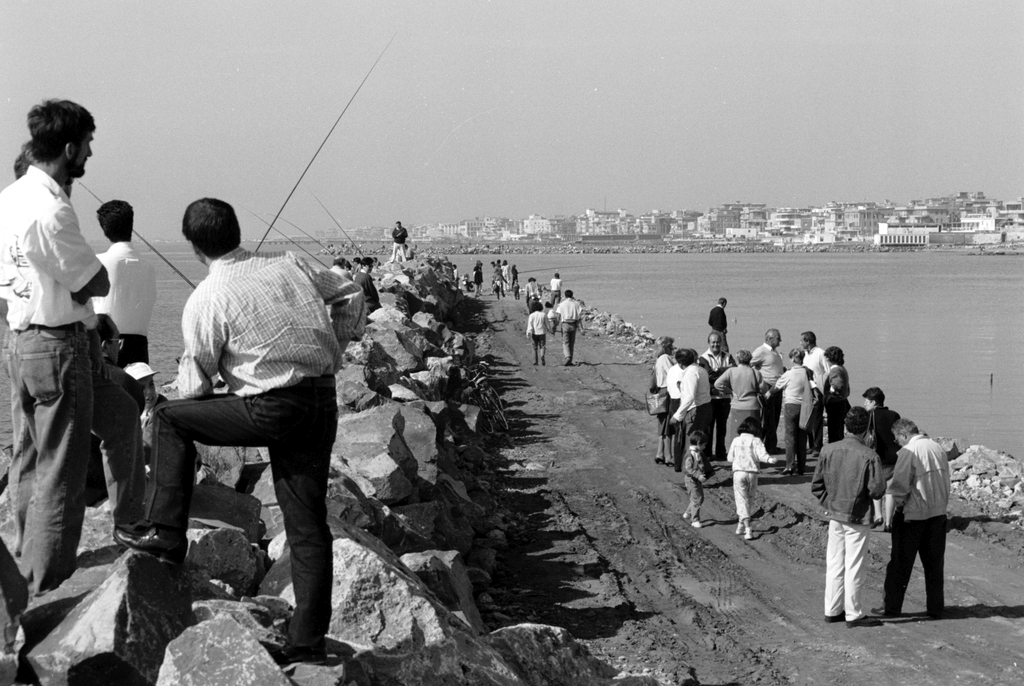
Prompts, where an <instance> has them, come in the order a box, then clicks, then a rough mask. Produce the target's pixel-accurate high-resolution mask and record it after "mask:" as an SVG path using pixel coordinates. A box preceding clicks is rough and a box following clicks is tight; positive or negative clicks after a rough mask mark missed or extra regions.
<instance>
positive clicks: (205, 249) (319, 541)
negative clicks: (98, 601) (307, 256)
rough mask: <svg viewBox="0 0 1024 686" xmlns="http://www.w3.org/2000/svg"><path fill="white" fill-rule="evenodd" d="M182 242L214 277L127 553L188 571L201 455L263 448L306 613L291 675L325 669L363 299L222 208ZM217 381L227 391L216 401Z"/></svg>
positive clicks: (214, 206) (286, 651)
mask: <svg viewBox="0 0 1024 686" xmlns="http://www.w3.org/2000/svg"><path fill="white" fill-rule="evenodd" d="M182 233H183V234H184V235H185V238H186V239H187V240H188V241H189V243H191V244H192V247H193V249H194V250H195V252H196V255H197V256H198V257H199V260H200V261H201V262H203V263H204V264H206V265H208V266H209V275H208V276H207V277H206V278H205V279H204V280H203V281H202V283H200V284H199V287H198V288H197V289H196V290H195V291H194V292H193V293H192V295H191V296H190V297H189V299H188V301H187V302H186V303H185V310H184V312H183V313H182V322H181V324H182V333H183V335H184V337H185V352H184V354H183V355H182V357H181V363H180V366H179V369H178V393H179V395H180V397H181V398H182V399H181V400H172V401H168V402H166V403H163V404H161V405H159V406H157V408H156V409H155V410H154V412H153V433H154V436H155V441H156V442H155V444H154V446H153V452H152V457H151V465H150V466H151V469H152V471H151V474H150V480H149V485H148V488H147V494H146V515H145V516H146V519H145V521H143V522H140V523H139V525H138V526H137V527H135V528H134V529H133V530H132V531H131V532H124V531H120V530H118V531H117V532H116V534H115V537H116V538H117V540H118V541H119V542H121V543H122V544H124V545H126V546H128V547H130V548H135V549H137V550H141V551H143V552H148V553H152V554H154V555H156V556H158V557H161V558H164V559H167V560H169V561H171V562H176V563H179V564H180V563H181V562H182V561H183V560H184V558H185V553H186V551H187V549H188V539H187V538H186V537H185V532H186V530H187V528H188V513H189V504H190V501H191V499H192V488H193V485H194V472H195V463H196V446H195V443H196V442H199V443H203V444H205V445H238V446H252V447H257V446H266V447H268V448H269V451H268V452H269V455H270V467H271V470H272V471H273V476H274V490H275V491H276V494H277V499H278V503H279V504H280V506H281V511H282V513H283V514H284V521H285V531H286V532H287V536H288V543H289V545H290V547H291V555H292V567H291V569H292V585H293V588H294V594H295V601H294V604H295V610H294V613H293V615H292V618H291V621H290V623H289V639H290V642H289V645H287V646H286V647H284V648H283V649H281V650H279V651H277V652H276V653H275V654H274V658H275V659H276V660H277V661H278V662H280V663H292V662H321V663H322V662H323V660H324V659H325V658H326V647H325V636H326V633H327V629H328V625H329V622H330V615H331V587H332V579H333V574H332V569H331V566H332V562H331V560H332V557H331V555H332V554H331V531H330V528H329V527H328V525H327V507H326V504H325V503H326V497H327V481H328V472H329V467H330V455H331V448H332V447H333V445H334V440H335V433H336V432H337V427H338V402H337V397H336V391H335V383H336V380H335V374H336V373H337V371H338V370H339V369H340V368H341V364H342V361H343V359H344V351H345V346H346V345H347V344H348V343H349V341H351V340H353V339H356V338H358V337H359V336H360V335H361V334H362V331H363V326H364V323H365V319H366V312H365V307H364V301H363V294H362V291H361V289H360V288H359V286H357V285H356V284H355V283H353V282H351V281H346V280H345V279H343V278H342V277H340V276H338V275H337V274H334V273H332V272H331V271H330V270H327V269H321V268H319V267H318V266H313V265H311V264H309V263H307V262H306V261H305V260H303V259H301V258H299V257H298V256H296V255H295V254H294V253H277V254H261V255H257V254H255V253H252V252H249V251H248V250H245V249H243V248H241V247H240V240H241V232H240V230H239V227H238V219H237V217H236V216H235V212H234V210H233V209H232V207H231V206H230V205H228V204H227V203H225V202H223V201H221V200H216V199H213V198H203V199H200V200H197V201H195V202H193V203H192V204H191V205H189V207H188V209H187V210H186V211H185V217H184V220H183V222H182ZM216 375H219V376H220V377H221V379H223V380H224V382H225V383H226V384H227V386H228V390H229V392H228V393H226V394H224V393H222V394H213V385H212V383H211V379H212V378H213V377H214V376H216Z"/></svg>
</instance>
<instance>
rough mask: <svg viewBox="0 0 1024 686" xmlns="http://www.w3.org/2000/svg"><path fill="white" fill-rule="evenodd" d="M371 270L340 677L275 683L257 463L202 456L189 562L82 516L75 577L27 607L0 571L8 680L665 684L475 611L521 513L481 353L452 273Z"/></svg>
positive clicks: (339, 472)
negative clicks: (477, 398)
mask: <svg viewBox="0 0 1024 686" xmlns="http://www.w3.org/2000/svg"><path fill="white" fill-rule="evenodd" d="M375 276H376V277H377V278H378V282H379V290H380V292H381V300H382V302H383V307H382V308H381V309H380V310H378V311H376V312H374V313H373V314H372V315H371V316H370V322H369V323H368V326H367V329H366V333H365V335H364V336H363V338H362V340H360V341H358V342H354V343H352V344H351V345H350V346H349V348H348V351H347V352H348V356H349V358H350V361H349V363H348V364H347V365H346V368H345V369H344V371H342V372H341V373H339V374H338V378H337V388H338V395H339V404H340V406H341V415H340V417H339V427H338V437H337V441H336V443H335V445H334V449H333V452H332V456H331V472H330V489H329V496H328V503H327V505H328V513H329V514H328V517H329V525H330V528H331V531H332V533H333V536H334V545H333V565H334V586H333V591H332V597H331V599H330V604H331V616H332V618H331V624H330V629H329V640H328V653H329V655H330V657H331V659H330V661H329V664H327V665H323V666H320V665H317V666H312V665H298V666H293V667H291V668H288V669H287V670H284V671H283V670H282V669H280V668H279V667H277V666H276V665H275V664H274V662H273V661H272V660H271V658H270V655H269V653H268V652H267V649H272V648H275V647H279V646H281V645H283V644H284V643H285V640H286V639H285V637H286V635H287V624H288V619H289V617H290V615H291V602H292V601H293V598H294V597H293V592H292V588H291V555H290V551H289V547H288V543H287V540H286V537H285V534H284V531H283V521H282V517H281V514H280V509H279V508H278V506H277V503H276V499H275V495H274V488H273V481H272V478H271V473H270V469H269V467H268V462H267V461H266V459H265V453H264V451H263V450H261V449H245V448H206V447H204V448H202V450H201V451H200V452H201V459H202V462H203V465H204V466H203V469H202V470H201V481H200V483H199V484H198V485H197V486H196V490H195V496H194V500H193V507H192V510H191V512H190V529H189V532H188V538H189V541H190V546H189V550H188V556H187V559H186V562H185V564H184V565H182V566H180V567H177V566H171V565H167V564H164V563H161V562H158V561H157V560H156V559H155V558H153V557H150V556H148V555H144V554H141V553H136V552H131V551H129V552H122V551H120V550H118V549H117V548H116V547H114V546H113V545H111V542H110V517H109V513H108V512H107V511H106V510H105V508H104V507H97V508H90V509H89V512H88V515H87V522H86V527H85V531H84V535H83V547H82V550H81V551H80V555H79V569H78V571H77V572H76V573H75V575H74V576H73V577H72V578H71V579H69V580H68V581H67V582H65V584H64V585H62V586H61V588H59V589H58V590H57V591H54V592H52V593H50V594H47V595H46V596H44V597H42V598H38V599H34V600H33V602H32V603H31V604H30V605H29V607H28V609H27V610H25V611H24V612H23V613H22V609H23V608H24V606H25V597H24V595H25V591H24V582H23V581H21V577H20V575H18V574H17V572H16V569H15V570H14V571H13V572H12V571H11V570H12V569H13V561H10V560H6V559H5V558H2V557H0V577H2V579H0V581H2V582H3V583H2V591H3V595H4V599H5V601H6V602H5V605H4V607H5V608H6V610H7V614H6V615H4V616H3V619H5V636H6V637H7V641H6V644H5V647H4V651H5V654H6V656H7V657H6V662H4V661H3V660H0V685H2V684H10V683H12V682H13V680H14V670H13V665H14V660H13V658H14V655H15V654H17V653H19V651H20V658H21V662H20V670H21V671H20V675H19V677H18V678H19V680H20V681H25V682H30V683H32V682H37V683H42V684H100V683H104V684H106V683H109V684H114V683H116V684H159V685H160V686H173V685H184V684H204V685H218V684H224V685H228V684H232V685H233V684H239V685H241V684H254V683H259V684H310V685H312V684H317V685H320V684H325V685H326V684H337V685H339V686H340V685H345V686H348V685H350V684H361V685H364V686H365V685H381V686H384V685H387V686H397V685H403V686H417V685H419V686H431V685H434V684H437V685H441V684H444V685H454V684H467V685H473V686H482V685H487V684H495V685H503V686H504V685H508V686H512V685H522V686H525V685H529V686H541V685H542V684H551V685H565V686H569V685H575V684H611V683H617V684H645V683H650V684H653V683H656V682H654V681H651V680H649V679H647V678H642V677H623V678H616V674H617V672H616V670H615V669H614V668H611V667H609V666H608V665H605V664H603V663H601V662H600V661H598V660H597V659H595V658H594V657H592V656H591V655H590V654H589V653H588V652H587V650H586V648H584V647H583V646H582V645H581V644H579V643H578V642H576V641H575V640H574V639H573V638H572V636H570V635H569V634H568V632H566V631H565V630H564V629H561V628H558V627H552V626H544V625H537V624H519V625H513V626H502V627H501V628H496V629H494V626H495V625H496V624H498V623H500V621H499V620H500V617H496V615H495V614H493V613H491V614H484V615H481V612H480V609H479V608H478V601H479V605H482V606H484V607H485V609H486V608H487V607H489V606H490V604H489V603H488V602H487V599H488V597H489V596H487V595H486V591H487V589H488V587H489V584H490V579H491V575H492V574H493V573H494V571H495V568H496V566H497V565H498V564H499V563H500V556H501V551H502V550H503V549H505V548H506V547H507V545H508V544H507V541H506V537H505V532H506V530H507V529H508V527H509V524H510V521H511V520H512V519H513V517H514V515H513V514H512V513H511V512H509V511H508V510H507V509H506V508H505V507H503V505H502V496H501V494H500V493H498V492H496V489H495V487H494V485H493V484H494V483H496V482H495V479H494V478H493V475H494V470H495V468H496V464H497V458H496V456H494V455H492V454H491V453H490V452H489V444H488V440H487V437H485V436H482V435H480V434H479V433H478V432H477V431H476V430H475V428H476V427H475V424H476V418H477V417H478V416H479V409H477V408H474V407H471V406H467V405H463V404H460V403H459V402H458V400H457V399H456V398H457V395H458V391H459V390H460V389H459V386H460V383H459V378H460V375H459V370H460V368H461V365H463V364H466V363H468V362H470V361H472V359H473V357H474V348H473V342H472V339H471V338H470V337H468V336H465V335H463V334H462V333H460V332H459V331H458V330H457V329H458V326H457V322H458V321H459V320H460V317H461V316H464V315H466V312H465V309H466V308H467V307H468V305H467V304H466V303H465V302H464V301H463V298H462V295H461V294H460V292H459V291H458V289H457V288H456V287H455V285H454V284H453V282H452V279H451V274H450V271H449V268H448V267H447V263H444V262H437V261H430V262H419V263H414V262H407V263H404V264H400V265H398V264H394V265H385V266H384V271H382V272H379V273H377V274H376V275H375ZM473 306H474V307H479V304H474V305H473ZM0 504H2V503H0ZM3 505H4V511H5V512H7V511H9V506H7V505H6V504H3ZM6 516H7V517H9V512H8V514H7V515H6ZM0 524H2V523H0ZM0 528H2V529H3V530H4V531H9V530H10V528H9V526H7V527H3V526H0ZM0 552H2V551H0ZM19 581H20V582H21V583H20V584H19ZM324 602H328V601H327V599H325V600H324ZM19 615H20V618H21V627H20V629H19V626H18V618H19ZM489 624H490V625H489ZM492 629H494V630H492Z"/></svg>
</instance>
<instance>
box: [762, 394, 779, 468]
mask: <svg viewBox="0 0 1024 686" xmlns="http://www.w3.org/2000/svg"><path fill="white" fill-rule="evenodd" d="M781 416H782V394H781V393H772V395H771V397H770V398H768V399H767V400H765V402H764V407H762V408H761V440H762V441H764V448H765V450H767V451H768V452H769V453H772V452H775V451H776V450H778V449H779V418H780V417H781Z"/></svg>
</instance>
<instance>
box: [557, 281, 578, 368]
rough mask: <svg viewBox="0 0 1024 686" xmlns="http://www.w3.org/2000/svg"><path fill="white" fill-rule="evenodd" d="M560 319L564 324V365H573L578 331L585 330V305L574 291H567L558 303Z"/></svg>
mask: <svg viewBox="0 0 1024 686" xmlns="http://www.w3.org/2000/svg"><path fill="white" fill-rule="evenodd" d="M556 311H557V312H558V319H559V321H560V322H561V324H562V354H563V355H564V356H565V362H564V365H565V366H566V367H571V366H572V360H573V355H574V354H575V352H576V332H577V331H578V332H580V333H582V332H583V307H582V306H581V305H580V303H579V301H578V300H576V299H575V298H573V294H572V291H566V292H565V300H563V301H562V302H561V303H559V304H558V309H557V310H556Z"/></svg>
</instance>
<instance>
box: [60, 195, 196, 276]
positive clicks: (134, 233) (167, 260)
mask: <svg viewBox="0 0 1024 686" xmlns="http://www.w3.org/2000/svg"><path fill="white" fill-rule="evenodd" d="M75 181H77V182H78V185H79V186H81V187H82V188H84V189H85V192H86V193H88V194H89V195H91V196H92V197H94V198H96V202H98V203H99V204H101V205H102V204H103V201H102V200H100V198H99V196H98V195H96V194H95V193H93V192H92V191H91V190H89V187H88V186H86V185H85V184H84V183H82V180H81V179H75ZM132 235H133V236H135V237H136V238H138V239H139V240H140V241H142V242H143V243H145V244H146V247H148V248H149V249H150V250H152V251H153V252H154V253H156V256H157V257H159V258H160V259H161V260H163V261H164V262H166V263H167V266H168V267H170V268H171V269H173V270H174V273H175V274H177V275H178V276H180V277H181V278H183V279H185V283H187V284H188V285H189V286H191V287H192V288H193V290H194V289H195V287H196V285H195V284H194V283H192V282H191V281H189V279H188V277H187V276H185V275H184V274H182V273H181V270H180V269H178V268H177V267H175V266H174V265H173V264H171V261H170V260H169V259H167V258H166V257H164V256H163V255H161V254H160V251H159V250H157V249H156V248H154V247H153V244H152V243H150V242H149V241H147V240H146V239H145V238H143V237H142V234H140V233H139V232H138V231H137V230H136V229H135V228H134V227H132Z"/></svg>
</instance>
